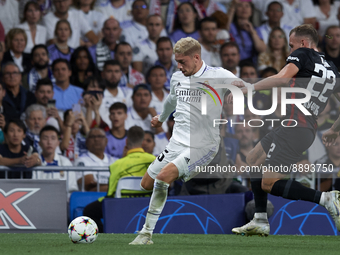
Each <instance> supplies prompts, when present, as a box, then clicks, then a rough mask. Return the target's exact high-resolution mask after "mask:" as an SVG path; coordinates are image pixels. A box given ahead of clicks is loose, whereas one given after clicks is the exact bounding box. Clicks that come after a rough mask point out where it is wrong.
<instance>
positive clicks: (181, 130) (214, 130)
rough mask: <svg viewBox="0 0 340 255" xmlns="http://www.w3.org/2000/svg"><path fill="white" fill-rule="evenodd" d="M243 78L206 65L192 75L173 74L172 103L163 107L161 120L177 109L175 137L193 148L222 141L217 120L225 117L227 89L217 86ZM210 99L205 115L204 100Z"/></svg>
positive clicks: (171, 83)
mask: <svg viewBox="0 0 340 255" xmlns="http://www.w3.org/2000/svg"><path fill="white" fill-rule="evenodd" d="M235 80H239V79H238V78H237V77H236V76H235V75H234V74H232V73H231V72H229V71H227V70H225V69H223V68H220V67H210V66H207V65H206V64H205V62H204V61H203V65H202V67H201V68H200V70H199V71H198V72H197V73H196V74H194V75H192V76H189V77H186V76H184V75H183V73H182V72H180V71H178V72H176V73H174V74H173V75H172V78H171V81H170V94H169V96H168V98H167V101H168V103H166V104H165V108H171V106H173V108H174V109H165V108H163V113H162V114H161V116H160V118H159V120H160V121H162V122H163V121H165V120H166V118H167V116H168V115H169V113H171V112H172V110H175V111H176V112H175V114H174V117H175V125H174V130H173V135H172V137H171V140H174V142H176V143H181V144H183V145H185V146H188V147H192V148H201V147H202V146H208V145H213V144H218V143H219V142H220V130H219V126H218V125H216V126H215V127H214V126H213V125H214V119H221V113H222V106H223V99H224V94H225V93H226V92H227V88H214V87H215V85H216V84H221V83H222V84H230V83H231V82H232V81H235ZM203 99H205V100H206V105H207V114H206V115H203V114H202V112H201V109H202V105H201V104H202V100H203Z"/></svg>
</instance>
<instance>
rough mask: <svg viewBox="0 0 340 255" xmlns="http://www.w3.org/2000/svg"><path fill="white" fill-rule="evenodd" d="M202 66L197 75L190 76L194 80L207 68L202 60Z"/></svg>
mask: <svg viewBox="0 0 340 255" xmlns="http://www.w3.org/2000/svg"><path fill="white" fill-rule="evenodd" d="M202 62H203V64H202V66H201V68H200V70H198V72H197V73H195V74H193V75H192V76H193V77H195V78H199V77H200V76H201V75H202V74H203V73H204V71H205V69H206V68H207V65H206V64H205V62H204V60H202Z"/></svg>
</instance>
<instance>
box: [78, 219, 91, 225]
mask: <svg viewBox="0 0 340 255" xmlns="http://www.w3.org/2000/svg"><path fill="white" fill-rule="evenodd" d="M80 223H84V224H85V226H87V225H88V224H91V223H90V220H89V219H83V221H82V222H80Z"/></svg>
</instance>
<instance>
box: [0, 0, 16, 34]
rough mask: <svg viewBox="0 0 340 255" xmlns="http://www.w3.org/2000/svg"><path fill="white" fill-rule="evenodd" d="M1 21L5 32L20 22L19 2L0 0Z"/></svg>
mask: <svg viewBox="0 0 340 255" xmlns="http://www.w3.org/2000/svg"><path fill="white" fill-rule="evenodd" d="M0 21H1V23H2V25H3V26H4V28H5V34H7V33H8V31H9V30H11V29H12V28H14V27H16V26H17V25H18V24H19V2H18V1H13V0H5V1H3V0H2V1H0Z"/></svg>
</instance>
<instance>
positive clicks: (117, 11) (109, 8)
mask: <svg viewBox="0 0 340 255" xmlns="http://www.w3.org/2000/svg"><path fill="white" fill-rule="evenodd" d="M133 1H134V0H104V1H102V3H100V5H99V7H98V10H99V11H100V12H102V13H103V14H104V15H105V16H106V17H110V18H114V19H116V20H118V21H119V23H120V26H123V25H124V24H125V23H127V22H129V21H131V20H132V14H131V10H132V3H133Z"/></svg>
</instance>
